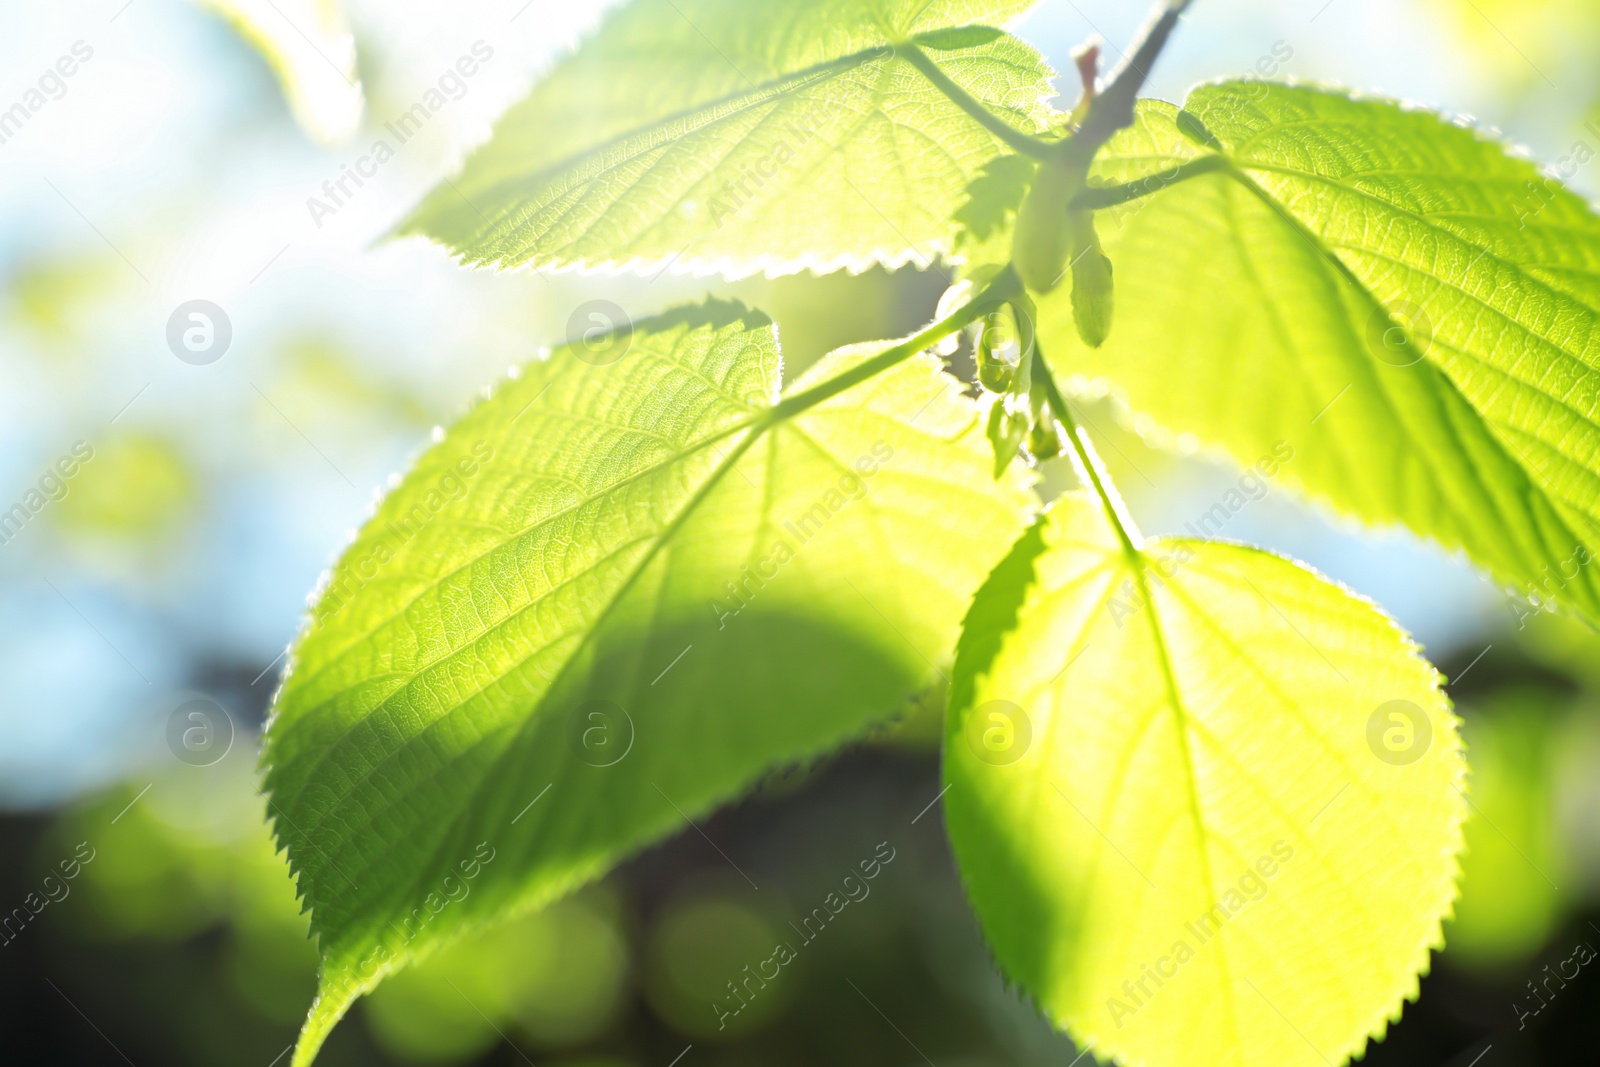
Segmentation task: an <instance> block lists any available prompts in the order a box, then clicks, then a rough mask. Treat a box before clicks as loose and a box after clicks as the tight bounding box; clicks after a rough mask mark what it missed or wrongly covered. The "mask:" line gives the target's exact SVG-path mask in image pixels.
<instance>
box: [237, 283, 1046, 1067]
mask: <svg viewBox="0 0 1600 1067" xmlns="http://www.w3.org/2000/svg"><path fill="white" fill-rule="evenodd" d="M886 347H888V345H887V343H884V342H879V343H875V344H873V345H863V346H856V347H854V348H851V349H846V350H841V351H840V352H836V353H834V354H833V355H831V356H829V357H827V358H825V359H824V360H823V361H822V362H821V363H819V364H818V365H817V366H816V367H814V368H813V369H812V370H811V372H809V373H808V374H807V375H806V376H805V377H803V378H801V379H800V380H799V381H797V382H796V383H794V384H793V385H792V386H791V387H790V389H789V391H788V394H787V395H789V396H791V397H793V396H796V395H797V394H798V393H800V392H802V391H804V390H805V389H807V388H809V387H812V386H816V385H818V384H819V383H824V382H827V381H830V380H832V379H833V378H835V377H836V376H837V375H839V374H841V373H843V372H845V371H847V370H848V369H849V368H851V367H852V366H854V365H856V364H857V363H858V362H860V361H861V360H863V359H865V358H867V357H868V356H869V355H872V354H875V353H877V352H879V351H882V350H884V349H885V348H886ZM779 398H780V358H779V352H778V346H777V339H776V336H775V332H774V329H773V327H772V325H771V323H770V322H768V321H767V320H766V319H764V318H763V317H761V316H759V315H757V314H754V313H752V312H748V311H745V310H743V309H742V308H739V307H736V306H733V305H727V304H713V305H710V306H708V307H706V308H699V309H691V310H686V311H682V312H677V313H673V314H670V315H667V316H665V317H663V318H659V319H656V320H652V321H650V322H645V323H640V324H637V325H636V326H635V327H634V328H633V329H632V330H631V331H629V330H623V331H621V332H618V333H612V334H608V335H605V336H602V337H591V338H589V339H588V340H587V342H584V341H580V342H577V343H575V344H574V345H572V346H569V347H564V348H561V349H558V350H557V351H555V352H554V353H552V354H551V355H550V356H549V357H548V358H546V359H544V360H542V361H540V362H537V363H534V364H531V365H529V366H528V367H527V368H526V373H525V375H523V376H520V377H518V378H516V379H514V380H512V381H510V382H508V383H506V384H505V385H504V386H502V387H501V388H500V389H499V390H498V391H497V392H496V394H495V396H494V397H493V399H491V400H488V401H486V402H484V403H482V404H480V405H479V406H478V407H477V408H475V409H474V410H473V411H472V412H471V413H469V414H468V415H467V416H466V417H465V418H463V419H462V420H461V421H460V422H458V423H457V424H456V425H455V426H454V427H452V428H451V430H450V431H449V432H448V433H447V434H446V435H444V437H443V439H442V440H441V441H440V442H439V443H438V444H437V445H436V446H435V447H434V448H433V449H432V450H431V451H429V452H428V453H427V454H425V455H424V456H423V457H422V458H421V460H420V461H419V462H418V464H417V466H416V467H415V468H414V469H413V470H412V471H411V473H410V474H409V475H408V476H407V478H406V479H405V480H404V481H403V482H402V483H401V484H400V486H399V487H398V488H397V489H395V490H394V491H393V492H392V493H391V494H390V495H389V497H388V498H387V499H386V500H385V501H384V502H383V504H382V505H381V507H380V508H379V510H378V512H377V514H376V515H375V516H374V518H373V519H372V521H371V522H369V523H368V525H367V526H366V528H365V529H364V530H363V531H362V533H361V534H360V535H359V536H358V537H357V538H356V540H355V542H354V544H352V545H351V546H350V548H349V549H348V550H346V552H345V554H344V557H343V559H342V560H341V561H340V563H339V564H338V565H337V566H336V567H335V568H334V570H333V573H332V575H331V578H330V580H329V582H328V584H327V586H326V588H325V589H324V590H323V592H322V594H321V597H320V599H319V600H318V602H317V605H316V607H315V609H314V610H313V615H312V620H311V622H310V624H309V627H308V629H307V631H306V633H305V634H304V636H303V637H302V638H301V640H300V642H299V644H298V645H297V646H296V648H295V651H294V656H293V665H292V671H291V673H290V675H289V677H288V679H287V680H286V682H285V683H284V687H283V689H282V691H281V692H280V694H279V696H278V698H277V700H276V703H275V711H274V718H273V720H272V721H271V723H270V725H269V728H268V733H267V738H266V749H265V761H266V765H267V786H268V790H269V796H270V802H271V817H272V818H273V820H274V823H275V827H276V831H277V833H278V836H279V839H280V840H281V841H282V842H283V843H284V844H285V845H286V846H287V847H288V850H289V856H290V859H291V862H292V863H293V866H294V869H295V872H296V875H297V878H298V880H299V888H300V891H301V894H302V896H303V897H304V899H305V901H306V902H307V904H308V906H309V907H310V909H311V921H312V929H313V932H314V933H315V934H316V935H317V937H318V940H319V947H320V950H321V952H322V957H323V973H322V992H321V994H320V996H319V999H318V1001H317V1003H316V1005H315V1006H314V1008H313V1010H312V1014H311V1018H310V1019H309V1021H308V1022H307V1025H306V1029H305V1031H304V1033H303V1035H302V1040H301V1044H300V1047H299V1049H298V1050H297V1052H296V1057H295V1063H297V1064H304V1063H307V1062H309V1061H310V1059H311V1058H312V1056H313V1055H314V1054H315V1051H316V1049H317V1047H318V1045H319V1044H320V1043H321V1041H322V1039H323V1037H324V1035H325V1034H326V1033H327V1031H328V1029H329V1028H330V1027H331V1026H332V1025H333V1023H334V1022H335V1021H337V1019H338V1018H339V1016H340V1015H341V1014H342V1013H343V1012H344V1010H345V1009H346V1008H347V1007H348V1005H349V1004H350V1002H351V1001H352V1000H353V999H354V998H355V997H357V996H358V995H360V994H361V993H362V992H364V991H366V990H368V989H370V988H372V987H373V986H374V985H376V984H377V982H378V981H379V980H380V979H381V978H382V977H383V976H384V975H385V974H387V973H389V972H391V971H393V970H396V969H398V968H399V967H400V966H402V965H404V963H405V962H406V961H407V960H409V959H410V958H412V957H414V956H416V955H419V954H421V953H424V952H426V951H427V950H429V949H430V948H432V947H433V946H435V945H437V944H440V943H442V942H444V941H446V940H448V939H449V938H451V937H453V936H454V935H456V934H457V933H459V932H462V931H464V930H468V929H472V928H475V927H478V926H482V925H483V924H484V923H486V922H488V921H490V920H493V919H496V918H499V917H501V916H503V915H504V914H506V913H508V912H510V911H512V910H515V909H521V908H526V907H531V906H534V905H537V904H539V903H542V902H544V901H547V900H549V899H551V898H553V897H556V896H558V895H560V894H561V893H563V892H565V891H566V890H568V889H570V888H572V887H573V886H574V885H577V884H579V883H581V882H584V881H587V880H589V879H591V878H593V877H595V876H596V875H597V874H599V873H601V872H603V871H604V870H606V869H607V868H608V867H610V866H611V865H612V864H613V863H614V862H615V861H616V860H617V859H618V858H619V857H621V856H622V855H624V854H626V853H628V852H630V851H633V850H635V849H637V848H639V847H640V846H642V845H643V844H645V843H647V842H649V841H652V840H655V839H658V838H661V837H663V836H664V835H666V834H669V833H672V832H674V831H676V830H678V829H680V828H682V827H683V826H684V825H685V819H686V818H690V817H693V816H695V815H696V814H698V813H701V812H704V811H705V810H707V809H708V808H709V807H711V806H713V805H715V804H717V803H719V802H722V801H725V800H727V799H729V798H731V797H734V796H736V795H738V794H739V793H740V792H741V791H743V790H745V789H747V788H749V787H750V786H751V785H752V784H753V783H754V782H756V781H757V780H758V779H759V778H760V777H761V776H762V775H763V774H764V773H766V772H767V771H769V770H770V769H771V768H773V767H774V766H776V765H779V764H782V763H786V762H790V761H794V760H799V759H802V758H805V757H808V756H812V755H815V754H818V753H820V752H823V751H825V750H827V749H830V748H832V747H834V746H836V745H838V744H839V743H841V742H843V741H845V740H847V739H849V738H851V737H855V736H859V735H860V734H861V733H863V732H864V731H865V730H866V729H867V728H868V727H869V726H870V725H871V724H872V723H873V722H874V721H876V720H879V719H882V718H885V717H887V716H889V715H891V714H893V713H895V712H896V711H898V710H899V708H900V707H901V706H903V704H904V702H905V700H906V699H907V698H908V697H909V696H910V695H911V694H913V693H915V692H918V691H919V690H920V689H921V688H922V687H923V686H924V685H925V684H926V683H927V682H928V681H929V680H930V679H931V678H932V677H933V676H934V675H935V674H936V668H935V664H936V663H938V662H939V661H940V660H941V659H943V658H945V657H946V656H947V655H948V652H949V650H950V649H951V648H952V647H953V645H954V637H955V633H956V629H957V626H958V622H959V619H960V616H961V613H962V612H963V611H964V610H965V607H966V604H967V601H968V599H969V598H970V596H971V594H972V591H973V590H974V589H975V588H976V587H977V586H978V584H979V583H980V582H981V581H982V579H983V576H984V575H985V574H986V573H987V570H988V568H989V567H990V566H992V565H993V563H994V561H995V559H996V558H998V556H999V555H1000V554H1001V552H1003V551H1004V547H1003V546H1004V545H1006V544H1009V543H1010V541H1012V540H1014V538H1015V536H1016V534H1017V532H1018V531H1019V530H1020V528H1021V525H1022V523H1023V522H1024V521H1025V517H1026V512H1027V511H1028V510H1029V499H1030V494H1028V493H1027V492H1026V491H1025V490H1024V488H1023V476H1022V475H1021V474H1020V473H1019V472H1018V471H1017V470H1015V469H1013V471H1012V472H1011V473H1010V474H1009V475H1007V477H1005V478H1003V479H1002V480H1000V481H998V482H997V481H995V480H994V479H993V477H992V475H991V472H990V469H989V462H990V460H989V454H988V448H987V445H986V443H985V441H984V439H983V428H982V426H981V425H980V424H979V420H978V415H977V408H976V405H975V404H974V403H973V402H972V401H971V400H970V399H968V398H967V397H965V396H963V395H962V392H961V386H960V383H958V382H957V381H956V380H955V379H953V378H951V377H950V376H948V375H946V374H945V373H943V371H942V370H941V369H940V367H939V363H938V360H937V359H936V358H935V357H933V356H932V355H929V354H926V353H923V354H919V355H917V356H914V357H912V358H911V359H909V360H907V361H905V362H902V363H900V364H898V365H896V366H895V367H894V368H893V369H892V370H889V371H887V372H885V373H883V374H882V375H880V376H878V377H875V378H871V379H869V380H867V381H866V382H864V383H863V384H860V385H857V386H854V387H852V388H848V389H846V390H845V391H843V392H839V393H837V394H836V395H833V396H831V397H829V398H827V399H824V400H821V401H820V402H818V403H814V404H811V405H810V406H807V405H805V404H802V403H800V402H799V401H796V402H795V403H793V404H791V405H790V406H788V407H775V406H774V405H775V404H777V403H778V401H779Z"/></svg>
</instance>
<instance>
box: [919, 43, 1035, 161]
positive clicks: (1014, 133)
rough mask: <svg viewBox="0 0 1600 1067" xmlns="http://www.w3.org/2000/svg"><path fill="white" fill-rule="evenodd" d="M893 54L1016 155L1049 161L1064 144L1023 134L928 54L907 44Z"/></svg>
mask: <svg viewBox="0 0 1600 1067" xmlns="http://www.w3.org/2000/svg"><path fill="white" fill-rule="evenodd" d="M896 52H897V53H898V54H899V55H901V56H903V57H904V58H905V60H906V62H908V63H910V64H911V65H912V66H913V67H916V68H917V69H918V70H920V71H921V72H922V73H923V75H924V76H925V77H926V78H927V79H928V80H929V81H931V82H932V83H933V84H934V87H935V88H937V89H938V90H939V91H940V92H942V93H944V95H945V96H948V97H949V98H950V100H951V101H952V102H953V103H954V104H955V105H956V106H957V107H959V108H961V110H963V111H965V112H966V113H967V114H969V115H971V116H972V117H973V118H975V119H977V120H978V123H979V124H980V125H981V126H983V128H984V129H986V130H988V131H989V132H990V133H992V134H994V135H995V136H996V137H998V138H1000V140H1002V141H1004V142H1005V143H1006V144H1007V145H1009V146H1011V148H1012V149H1014V150H1015V151H1017V152H1020V153H1022V154H1023V155H1025V156H1031V157H1033V158H1034V159H1051V158H1054V156H1055V155H1056V153H1057V152H1059V151H1060V149H1061V144H1062V143H1063V142H1061V141H1051V140H1045V139H1044V138H1042V137H1036V136H1034V135H1033V134H1031V133H1025V132H1024V131H1022V130H1019V129H1017V128H1016V127H1015V126H1012V125H1011V124H1010V123H1009V122H1007V121H1006V120H1005V119H1002V118H1001V117H1000V116H999V115H996V114H995V113H994V112H993V111H990V110H989V109H988V108H987V107H985V106H983V104H981V103H979V102H978V100H977V99H976V98H974V97H973V96H972V94H971V93H969V92H967V91H966V90H965V89H963V88H961V86H959V85H957V84H956V83H955V82H954V81H952V80H951V78H950V76H949V75H948V74H946V73H945V72H944V71H942V70H940V69H939V65H938V64H937V63H935V62H934V61H933V60H932V59H929V58H928V54H927V53H926V52H924V51H923V50H922V49H921V48H918V47H917V46H916V45H914V44H910V43H907V44H904V45H899V46H897V47H896Z"/></svg>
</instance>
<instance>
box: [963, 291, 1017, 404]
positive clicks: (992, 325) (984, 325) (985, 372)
mask: <svg viewBox="0 0 1600 1067" xmlns="http://www.w3.org/2000/svg"><path fill="white" fill-rule="evenodd" d="M1021 355H1022V348H1021V346H1020V345H1019V344H1017V342H1016V340H1015V338H1013V337H1010V336H1009V335H1008V333H1007V330H1006V323H1005V318H1004V313H1003V312H999V311H993V312H990V313H989V314H988V315H985V316H984V317H983V321H982V322H981V323H980V324H979V332H978V343H977V346H976V355H975V357H974V358H975V359H976V361H977V364H978V382H979V384H981V385H982V386H983V387H984V388H985V389H987V390H989V391H990V392H992V393H1004V392H1005V391H1007V390H1008V389H1010V388H1011V384H1012V382H1013V381H1015V380H1016V375H1017V362H1018V360H1019V359H1020V358H1021Z"/></svg>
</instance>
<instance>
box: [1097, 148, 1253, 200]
mask: <svg viewBox="0 0 1600 1067" xmlns="http://www.w3.org/2000/svg"><path fill="white" fill-rule="evenodd" d="M1227 169H1228V161H1227V160H1226V159H1225V158H1223V157H1222V156H1219V155H1204V156H1200V157H1199V158H1197V159H1191V160H1188V161H1187V162H1184V163H1179V164H1178V165H1177V166H1175V167H1168V168H1167V169H1166V170H1161V171H1157V172H1156V173H1154V174H1150V175H1146V176H1145V177H1143V178H1141V179H1139V180H1138V181H1136V182H1125V183H1123V184H1120V185H1095V186H1090V187H1089V188H1088V189H1085V190H1084V191H1083V192H1081V193H1079V194H1078V195H1077V196H1076V197H1075V198H1074V199H1073V201H1072V206H1073V207H1074V208H1082V209H1085V210H1088V211H1101V210H1104V209H1105V208H1108V207H1116V206H1117V205H1118V204H1126V203H1128V202H1129V201H1130V200H1138V199H1139V198H1140V197H1145V196H1149V195H1150V194H1152V193H1159V192H1161V190H1163V189H1166V188H1168V187H1169V186H1173V185H1177V184H1178V183H1179V182H1185V181H1188V180H1189V179H1190V178H1198V177H1199V176H1200V175H1202V174H1213V173H1215V172H1217V171H1222V170H1227Z"/></svg>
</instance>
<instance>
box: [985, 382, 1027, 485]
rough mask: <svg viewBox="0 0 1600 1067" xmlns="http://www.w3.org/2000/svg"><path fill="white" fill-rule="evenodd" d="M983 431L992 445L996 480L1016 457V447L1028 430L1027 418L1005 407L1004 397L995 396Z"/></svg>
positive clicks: (1020, 443)
mask: <svg viewBox="0 0 1600 1067" xmlns="http://www.w3.org/2000/svg"><path fill="white" fill-rule="evenodd" d="M985 432H986V433H987V435H988V437H989V443H990V444H992V445H993V446H994V476H995V479H996V480H998V479H999V478H1000V476H1001V475H1002V474H1004V473H1005V472H1006V468H1007V467H1009V466H1010V465H1011V461H1012V460H1013V459H1016V458H1017V449H1018V448H1019V447H1020V446H1021V445H1022V438H1023V437H1024V436H1025V435H1026V434H1027V432H1028V419H1027V417H1026V416H1025V415H1023V414H1022V413H1021V412H1019V411H1012V410H1011V409H1010V408H1009V407H1007V406H1006V402H1005V398H1003V397H995V398H994V403H993V404H991V405H990V407H989V420H988V425H987V426H986V427H985Z"/></svg>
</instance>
